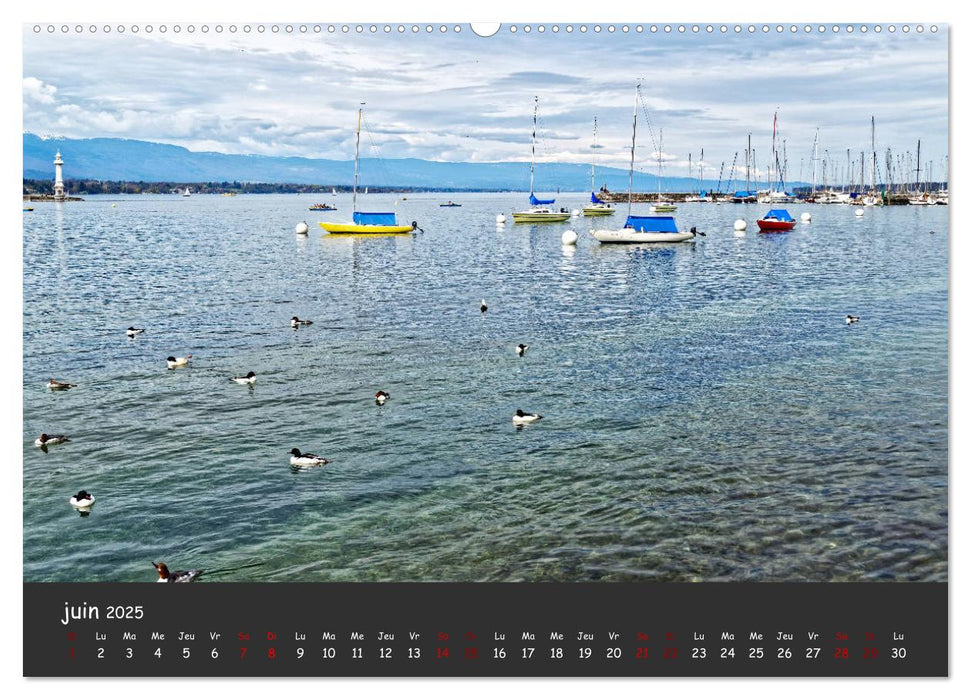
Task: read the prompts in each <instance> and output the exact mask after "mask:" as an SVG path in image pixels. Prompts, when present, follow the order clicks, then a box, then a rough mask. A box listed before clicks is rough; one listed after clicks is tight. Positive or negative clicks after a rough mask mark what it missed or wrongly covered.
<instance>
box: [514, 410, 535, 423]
mask: <svg viewBox="0 0 971 700" xmlns="http://www.w3.org/2000/svg"><path fill="white" fill-rule="evenodd" d="M542 417H543V416H541V415H539V414H538V413H524V412H523V409H521V408H517V409H516V415H514V416H513V417H512V422H513V423H515V424H516V425H525V424H526V423H533V422H535V421H538V420H539V419H540V418H542Z"/></svg>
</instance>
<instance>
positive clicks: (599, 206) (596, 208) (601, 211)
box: [583, 117, 614, 216]
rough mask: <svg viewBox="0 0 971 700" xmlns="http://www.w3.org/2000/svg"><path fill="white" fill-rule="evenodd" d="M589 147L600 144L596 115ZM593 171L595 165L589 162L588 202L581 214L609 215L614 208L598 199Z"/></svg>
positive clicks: (596, 146)
mask: <svg viewBox="0 0 971 700" xmlns="http://www.w3.org/2000/svg"><path fill="white" fill-rule="evenodd" d="M591 148H593V149H597V148H600V146H598V145H597V118H596V117H594V118H593V145H592V146H591ZM595 173H596V165H595V164H594V163H593V162H591V163H590V204H588V205H587V206H585V207H584V208H583V215H584V216H611V215H612V214H613V213H614V208H613V207H612V206H610V205H609V204H607V202H605V201H603V200H602V199H600V197H598V196H597V193H596V191H595V190H594V188H595V187H596V185H595V184H594V181H595V177H596V176H595Z"/></svg>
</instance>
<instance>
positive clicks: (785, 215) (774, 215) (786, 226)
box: [756, 209, 796, 233]
mask: <svg viewBox="0 0 971 700" xmlns="http://www.w3.org/2000/svg"><path fill="white" fill-rule="evenodd" d="M756 223H757V224H758V225H759V231H764V232H769V233H774V232H776V231H791V230H792V229H794V228H795V227H796V220H795V219H793V218H792V217H791V216H790V215H789V212H788V211H786V210H785V209H772V210H771V211H770V212H769V213H768V214H766V215H765V216H763V217H762V218H761V219H759V220H758V221H757V222H756Z"/></svg>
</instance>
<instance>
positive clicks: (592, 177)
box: [590, 117, 597, 194]
mask: <svg viewBox="0 0 971 700" xmlns="http://www.w3.org/2000/svg"><path fill="white" fill-rule="evenodd" d="M593 149H594V157H596V155H597V154H596V150H597V118H596V117H594V118H593ZM593 161H594V159H593V158H591V159H590V193H591V194H593V192H594V190H595V189H596V187H595V185H594V174H593V173H594V167H596V166H595V164H594V162H593Z"/></svg>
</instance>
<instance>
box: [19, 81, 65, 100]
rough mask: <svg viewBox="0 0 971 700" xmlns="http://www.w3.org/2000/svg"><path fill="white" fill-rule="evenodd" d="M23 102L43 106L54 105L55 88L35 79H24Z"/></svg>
mask: <svg viewBox="0 0 971 700" xmlns="http://www.w3.org/2000/svg"><path fill="white" fill-rule="evenodd" d="M23 84H24V101H28V100H30V101H33V102H37V103H40V104H43V105H49V104H54V102H55V100H56V95H57V88H56V87H54V86H53V85H48V84H47V83H45V82H44V81H43V80H38V79H37V78H24V81H23Z"/></svg>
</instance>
